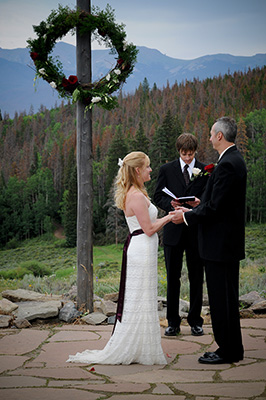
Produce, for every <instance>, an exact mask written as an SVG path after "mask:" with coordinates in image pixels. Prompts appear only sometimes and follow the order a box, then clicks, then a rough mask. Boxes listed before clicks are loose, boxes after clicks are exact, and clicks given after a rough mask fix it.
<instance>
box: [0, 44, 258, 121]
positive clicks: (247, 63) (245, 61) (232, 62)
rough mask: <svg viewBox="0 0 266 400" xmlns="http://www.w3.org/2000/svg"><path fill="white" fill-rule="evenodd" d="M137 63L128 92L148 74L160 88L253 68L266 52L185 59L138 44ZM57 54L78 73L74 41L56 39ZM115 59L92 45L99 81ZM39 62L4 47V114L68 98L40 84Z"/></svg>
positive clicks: (0, 75) (0, 65)
mask: <svg viewBox="0 0 266 400" xmlns="http://www.w3.org/2000/svg"><path fill="white" fill-rule="evenodd" d="M138 50H139V53H138V57H137V63H136V65H135V68H134V71H133V73H132V75H130V76H129V78H128V79H127V81H126V83H125V84H124V85H123V89H122V90H123V93H125V94H129V93H134V91H135V90H136V89H137V88H138V86H139V84H140V83H142V82H143V80H144V78H147V80H148V83H149V85H150V87H152V86H153V84H154V83H156V86H157V87H158V88H162V87H164V86H167V84H168V83H169V85H172V84H174V83H175V82H177V83H180V82H182V81H185V80H189V81H190V80H193V79H199V80H203V79H206V78H212V77H214V76H219V75H224V74H226V73H233V72H235V71H243V72H245V71H247V70H248V69H249V68H251V69H253V68H256V67H263V66H264V65H266V54H256V55H254V56H250V57H244V56H232V55H230V54H214V55H206V56H203V57H199V58H196V59H194V60H181V59H176V58H171V57H168V56H166V55H164V54H162V53H161V52H159V51H158V50H156V49H149V48H147V47H138ZM52 55H53V57H58V58H59V59H60V61H61V63H62V65H63V69H64V73H65V74H66V76H67V77H68V76H69V75H75V73H76V72H75V71H76V48H75V46H73V45H71V44H67V43H64V42H59V43H57V44H56V46H55V48H54V52H53V54H52ZM114 65H115V57H114V55H112V54H110V50H108V49H107V50H93V51H92V71H93V81H96V80H98V79H99V78H100V77H102V76H103V75H105V74H106V73H107V72H108V71H109V70H110V69H111V68H113V66H114ZM34 78H35V70H34V64H33V63H32V60H31V58H30V55H29V49H27V48H17V49H2V48H0V110H1V113H2V116H4V114H9V116H10V118H13V116H14V114H15V112H18V113H20V112H24V111H25V112H26V113H28V112H30V111H31V112H37V111H38V110H39V109H40V107H41V105H43V106H45V107H46V108H52V107H54V106H55V105H56V104H60V103H61V101H62V99H61V98H59V97H58V95H57V91H56V90H54V89H52V88H51V87H50V85H49V84H48V83H47V82H45V81H43V80H42V79H38V80H37V81H36V82H35V85H34Z"/></svg>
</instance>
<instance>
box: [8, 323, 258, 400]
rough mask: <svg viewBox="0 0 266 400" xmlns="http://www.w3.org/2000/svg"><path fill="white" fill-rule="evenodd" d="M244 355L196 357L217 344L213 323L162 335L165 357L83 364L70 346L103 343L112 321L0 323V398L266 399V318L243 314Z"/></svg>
mask: <svg viewBox="0 0 266 400" xmlns="http://www.w3.org/2000/svg"><path fill="white" fill-rule="evenodd" d="M241 326H242V333H243V342H244V347H245V359H244V360H243V361H241V362H239V363H237V364H231V365H230V364H223V365H213V366H206V365H204V364H199V363H198V361H197V360H198V357H199V356H200V355H202V353H204V352H205V351H209V350H210V351H212V350H215V349H216V346H215V344H214V343H213V336H212V329H211V325H204V331H205V335H204V336H201V337H194V336H191V334H190V328H189V326H187V325H182V326H181V335H180V336H178V337H174V338H173V337H165V336H164V334H163V333H164V329H163V328H161V329H162V330H161V333H162V347H163V350H164V353H165V355H166V358H167V362H168V364H167V365H166V366H164V367H162V366H158V365H153V366H145V365H138V364H134V365H128V366H126V365H85V364H71V363H66V360H67V358H68V355H69V354H75V353H76V352H77V351H82V350H85V349H86V348H90V349H101V348H103V347H104V346H105V344H106V342H107V341H108V339H109V337H110V335H111V332H112V326H110V325H97V326H90V325H69V324H65V325H59V324H58V325H56V324H55V325H42V326H38V325H37V326H33V327H31V328H28V329H14V328H13V329H4V330H1V331H0V398H1V399H3V400H6V399H8V400H28V399H38V400H70V399H71V400H85V399H86V400H105V399H111V400H123V399H127V400H129V399H131V400H233V399H237V400H244V399H248V400H266V318H256V319H242V320H241Z"/></svg>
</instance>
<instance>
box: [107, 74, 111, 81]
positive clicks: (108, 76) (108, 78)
mask: <svg viewBox="0 0 266 400" xmlns="http://www.w3.org/2000/svg"><path fill="white" fill-rule="evenodd" d="M110 79H111V75H110V74H107V75H106V80H107V81H108V82H109V81H110Z"/></svg>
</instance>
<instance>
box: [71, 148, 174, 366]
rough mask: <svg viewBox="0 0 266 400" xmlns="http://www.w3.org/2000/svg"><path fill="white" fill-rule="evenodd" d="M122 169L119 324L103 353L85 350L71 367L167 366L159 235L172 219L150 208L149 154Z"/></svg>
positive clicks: (129, 157) (118, 196) (134, 154)
mask: <svg viewBox="0 0 266 400" xmlns="http://www.w3.org/2000/svg"><path fill="white" fill-rule="evenodd" d="M119 165H120V169H119V171H118V174H117V178H116V189H115V203H116V206H117V207H118V208H120V209H121V210H123V211H124V214H125V218H126V221H127V224H128V228H129V231H130V235H129V237H128V239H127V242H126V243H127V244H125V248H124V254H125V255H126V259H125V260H124V261H123V265H122V271H121V282H120V291H119V301H118V307H117V315H116V324H115V327H114V331H113V334H112V336H111V338H110V340H109V341H108V343H107V344H106V346H105V347H104V349H103V350H85V351H83V352H82V353H77V354H76V355H70V356H69V359H68V360H67V362H76V363H86V364H91V363H94V364H131V363H139V364H146V365H153V364H166V360H165V357H164V354H163V350H162V347H161V334H160V325H159V317H158V311H157V252H158V236H157V233H156V232H157V231H159V230H160V229H161V228H162V227H163V226H164V225H165V224H167V223H168V222H170V221H171V219H172V216H171V215H166V216H165V217H163V218H160V219H157V214H158V211H157V208H156V207H155V206H154V205H153V204H152V203H151V202H150V199H149V196H148V194H147V191H146V188H145V186H144V183H145V182H147V181H149V180H150V179H151V178H150V173H151V171H152V169H151V167H150V160H149V157H148V156H147V155H146V154H145V153H143V152H140V151H136V152H132V153H129V154H128V155H127V156H126V157H125V158H124V160H119ZM127 247H128V248H127ZM126 250H127V253H126ZM123 296H124V297H123Z"/></svg>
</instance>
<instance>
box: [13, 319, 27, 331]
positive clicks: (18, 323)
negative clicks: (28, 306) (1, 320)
mask: <svg viewBox="0 0 266 400" xmlns="http://www.w3.org/2000/svg"><path fill="white" fill-rule="evenodd" d="M13 325H15V327H16V328H18V329H23V328H29V327H30V326H31V323H30V322H29V321H28V320H27V319H24V318H22V319H15V320H14V322H13Z"/></svg>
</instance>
